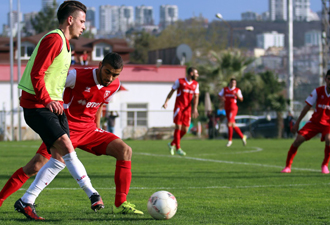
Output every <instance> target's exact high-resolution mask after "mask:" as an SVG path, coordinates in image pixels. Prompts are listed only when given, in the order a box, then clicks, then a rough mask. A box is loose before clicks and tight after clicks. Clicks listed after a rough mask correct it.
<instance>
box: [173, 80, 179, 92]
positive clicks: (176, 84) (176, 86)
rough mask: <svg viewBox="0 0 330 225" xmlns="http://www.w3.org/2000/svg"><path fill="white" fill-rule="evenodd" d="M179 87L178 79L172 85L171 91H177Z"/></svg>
mask: <svg viewBox="0 0 330 225" xmlns="http://www.w3.org/2000/svg"><path fill="white" fill-rule="evenodd" d="M179 87H180V82H179V79H177V80H176V81H175V82H174V84H173V86H172V89H173V90H176V89H178V88H179Z"/></svg>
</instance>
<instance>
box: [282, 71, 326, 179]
mask: <svg viewBox="0 0 330 225" xmlns="http://www.w3.org/2000/svg"><path fill="white" fill-rule="evenodd" d="M324 80H325V86H321V87H318V88H316V89H314V90H313V91H312V93H311V94H310V95H309V96H308V97H307V99H306V100H305V102H306V106H305V107H304V108H303V109H302V111H301V113H300V115H299V118H298V119H297V121H296V123H295V124H294V125H293V127H292V129H291V131H292V133H296V132H297V131H298V129H299V123H300V122H301V120H302V119H303V118H304V117H305V115H306V114H307V112H308V111H309V110H310V109H311V107H312V106H313V105H314V104H315V110H314V113H313V115H312V117H311V118H310V120H309V121H308V122H307V123H306V124H305V126H304V127H303V128H301V129H300V130H299V131H298V135H297V137H296V139H295V140H294V142H293V143H292V145H291V147H290V149H289V152H288V156H287V158H286V165H285V168H284V169H283V170H282V171H281V172H282V173H291V165H292V162H293V159H294V157H295V156H296V154H297V151H298V148H299V146H300V145H301V144H302V143H303V142H304V141H308V140H309V139H311V138H312V137H314V136H315V135H317V134H318V133H321V134H322V137H321V141H325V148H324V159H323V162H322V165H321V172H322V173H324V174H328V173H329V169H328V164H329V159H330V70H328V71H327V74H326V75H325V78H324Z"/></svg>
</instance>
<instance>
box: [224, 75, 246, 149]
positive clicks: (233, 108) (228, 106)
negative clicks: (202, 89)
mask: <svg viewBox="0 0 330 225" xmlns="http://www.w3.org/2000/svg"><path fill="white" fill-rule="evenodd" d="M219 99H220V101H222V102H224V103H225V110H226V117H227V122H228V123H227V126H228V143H227V147H230V146H231V145H232V143H233V142H232V139H233V130H235V132H236V133H237V134H238V135H239V136H240V138H241V139H242V141H243V145H244V146H245V145H246V136H245V135H243V134H242V132H241V129H239V127H237V126H236V123H235V117H236V115H237V112H238V106H237V99H238V100H240V101H241V102H242V101H243V95H242V92H241V89H239V88H237V87H236V79H235V78H231V79H230V82H229V87H224V88H223V89H222V90H221V91H220V92H219Z"/></svg>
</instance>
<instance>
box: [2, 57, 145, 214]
mask: <svg viewBox="0 0 330 225" xmlns="http://www.w3.org/2000/svg"><path fill="white" fill-rule="evenodd" d="M122 68H123V61H122V58H121V57H120V55H118V54H117V53H109V54H108V55H106V56H105V58H104V59H103V61H102V62H101V63H100V64H99V67H98V69H92V68H83V69H75V70H71V71H70V72H69V75H68V77H67V81H66V89H65V91H64V103H65V104H64V108H65V113H66V114H67V117H68V121H69V127H70V133H71V140H72V144H73V146H74V147H78V148H81V149H83V150H84V151H87V152H90V153H92V154H95V155H111V156H113V157H115V158H116V159H117V162H116V171H115V184H116V195H115V205H114V206H113V212H114V213H122V214H128V213H132V214H143V212H141V211H139V210H136V209H135V206H134V205H133V204H130V203H128V202H127V201H126V196H127V194H128V191H129V186H130V182H131V156H132V149H131V148H130V147H129V146H128V145H127V144H126V143H124V142H123V141H122V140H121V139H119V138H118V137H117V136H115V135H113V134H111V133H109V132H106V131H104V130H102V129H98V128H97V127H96V123H95V114H96V113H97V112H98V115H97V119H96V120H97V121H99V119H100V117H101V115H100V113H101V110H98V109H100V108H101V106H102V104H104V103H105V104H107V103H108V102H109V100H110V98H111V96H112V95H113V94H114V93H116V92H117V91H118V89H119V87H120V82H119V80H118V79H117V77H118V76H119V74H120V72H121V71H122ZM86 90H88V91H86ZM97 110H98V111H97ZM49 158H50V154H48V152H47V149H46V146H45V144H42V145H41V147H40V148H39V150H38V151H37V153H36V155H35V156H34V157H33V159H32V160H31V161H30V162H29V163H28V164H27V165H25V166H24V167H23V168H20V169H19V170H17V171H16V172H15V173H14V174H13V175H12V176H11V178H10V179H9V180H8V182H7V183H6V185H5V187H4V188H3V189H2V191H1V192H0V198H1V199H3V200H5V199H6V198H7V197H8V196H9V195H11V194H12V193H14V192H15V191H17V190H18V189H19V188H20V187H21V186H22V185H23V184H24V183H25V182H26V181H27V179H28V178H29V177H31V176H33V175H35V174H36V173H37V172H38V171H39V169H40V168H41V167H42V165H44V164H45V163H46V162H47V160H49ZM19 171H21V172H19ZM21 178H23V179H21ZM92 209H93V207H92Z"/></svg>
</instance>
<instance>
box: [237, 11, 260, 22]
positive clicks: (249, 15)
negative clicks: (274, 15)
mask: <svg viewBox="0 0 330 225" xmlns="http://www.w3.org/2000/svg"><path fill="white" fill-rule="evenodd" d="M241 20H248V21H256V20H260V15H259V14H258V13H256V12H251V11H247V12H243V13H241Z"/></svg>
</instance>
